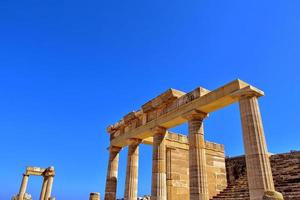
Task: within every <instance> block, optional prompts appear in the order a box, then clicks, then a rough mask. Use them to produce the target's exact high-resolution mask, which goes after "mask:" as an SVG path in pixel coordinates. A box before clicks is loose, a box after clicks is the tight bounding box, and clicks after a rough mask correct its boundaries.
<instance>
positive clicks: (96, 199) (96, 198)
mask: <svg viewBox="0 0 300 200" xmlns="http://www.w3.org/2000/svg"><path fill="white" fill-rule="evenodd" d="M90 200H100V193H99V192H92V193H90Z"/></svg>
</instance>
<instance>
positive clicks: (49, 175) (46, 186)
mask: <svg viewBox="0 0 300 200" xmlns="http://www.w3.org/2000/svg"><path fill="white" fill-rule="evenodd" d="M29 176H42V177H43V186H42V190H41V194H40V200H55V198H53V197H51V191H52V185H53V179H54V176H55V171H54V167H48V168H40V167H27V168H26V171H25V173H24V174H23V179H22V183H21V187H20V191H19V194H18V195H17V196H16V197H15V200H24V199H26V197H25V196H26V195H25V194H26V189H27V185H28V180H29Z"/></svg>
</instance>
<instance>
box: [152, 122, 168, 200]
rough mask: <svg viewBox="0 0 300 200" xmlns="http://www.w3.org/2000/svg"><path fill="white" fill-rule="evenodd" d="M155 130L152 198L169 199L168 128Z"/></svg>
mask: <svg viewBox="0 0 300 200" xmlns="http://www.w3.org/2000/svg"><path fill="white" fill-rule="evenodd" d="M155 131H156V133H155V135H154V137H153V155H152V196H151V200H167V175H166V144H165V134H166V129H164V128H159V129H157V130H155Z"/></svg>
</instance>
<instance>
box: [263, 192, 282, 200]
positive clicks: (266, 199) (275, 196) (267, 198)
mask: <svg viewBox="0 0 300 200" xmlns="http://www.w3.org/2000/svg"><path fill="white" fill-rule="evenodd" d="M263 200H283V196H282V194H281V193H280V192H277V191H265V193H264V196H263Z"/></svg>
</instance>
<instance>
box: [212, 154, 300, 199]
mask: <svg viewBox="0 0 300 200" xmlns="http://www.w3.org/2000/svg"><path fill="white" fill-rule="evenodd" d="M270 162H271V167H272V173H273V179H274V184H275V188H276V190H277V191H279V192H281V193H282V194H283V196H284V199H285V200H300V151H294V152H290V153H285V154H277V155H272V156H271V157H270ZM226 168H227V176H228V177H227V179H228V186H227V188H225V189H224V190H223V191H222V192H220V193H219V194H218V195H217V196H215V197H213V198H212V200H250V197H249V191H248V181H247V175H246V163H245V158H244V157H237V158H228V159H226Z"/></svg>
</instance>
